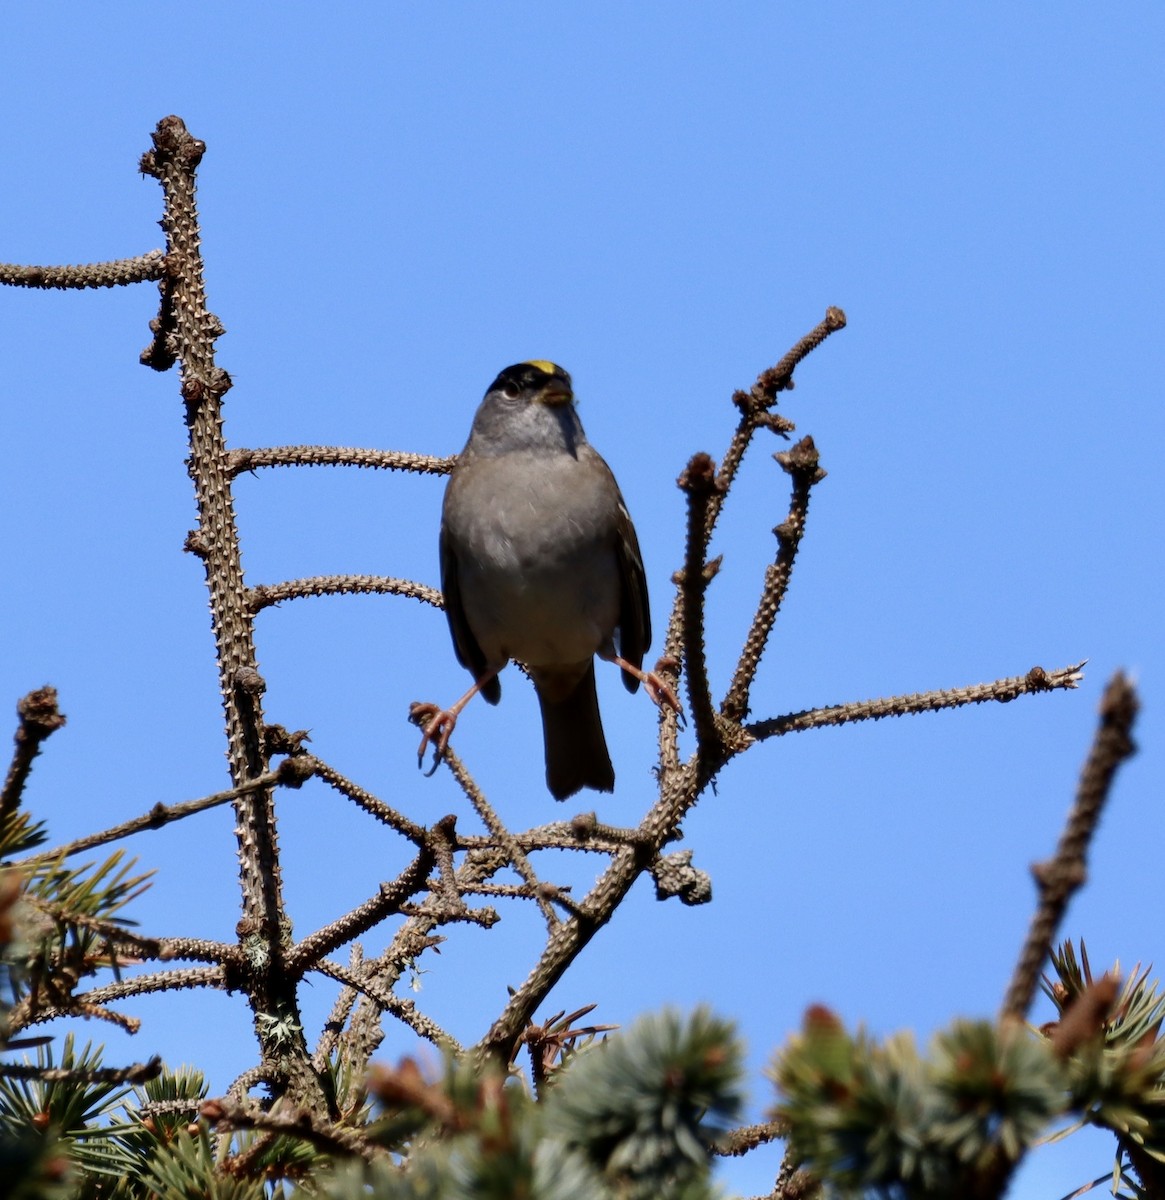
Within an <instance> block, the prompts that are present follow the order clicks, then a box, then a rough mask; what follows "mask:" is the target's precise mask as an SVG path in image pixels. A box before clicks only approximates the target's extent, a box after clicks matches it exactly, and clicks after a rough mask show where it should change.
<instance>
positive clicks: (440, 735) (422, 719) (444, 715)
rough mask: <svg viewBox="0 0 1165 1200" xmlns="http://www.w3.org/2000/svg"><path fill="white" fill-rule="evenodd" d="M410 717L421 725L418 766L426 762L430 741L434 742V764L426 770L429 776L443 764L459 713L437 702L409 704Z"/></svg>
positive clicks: (426, 774)
mask: <svg viewBox="0 0 1165 1200" xmlns="http://www.w3.org/2000/svg"><path fill="white" fill-rule="evenodd" d="M409 718H410V720H412V721H413V722H414V724H417V725H419V726H420V727H421V744H420V745H419V746H418V747H417V768H418V769H420V767H421V766H422V765H423V764H424V761H425V751H426V749H428V746H429V743H430V742H431V743H432V744H433V765H432V766H431V767H430V768H429V769H428V770H427V771H426V772H425V777H426V778H428V777H429V776H430V775H432V774H433V772H434V771H436V769H437V768H438V767H439V766H440V765H441V759H443V758H444V757H445V749H446V747H447V746H448V745H449V738H450V736H451V735H452V733H453V727H454V726H455V725H456V724H457V713H456V712H454V711H452V710H451V709H447V708H438V707H437V705H435V704H412V705H410V706H409Z"/></svg>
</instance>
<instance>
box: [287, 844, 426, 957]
mask: <svg viewBox="0 0 1165 1200" xmlns="http://www.w3.org/2000/svg"><path fill="white" fill-rule="evenodd" d="M434 862H435V857H434V854H433V850H432V847H431V846H429V845H427V844H426V845H425V846H424V847H423V848H422V850H421V852H420V853H419V854H418V855H417V857H416V858H415V859H413V861H412V863H410V864H409V866H407V867H406V868H405V869H404V870H403V871H402V872H401V873H400V874H399V875H398V876H397V877H396V879H394V880H393V881H392V883H382V884H381V885H380V889H379V891H378V892H377V893H376V895H375V896H372V897H371V898H370V899H368V900H365V901H364V903H363V904H359V905H357V906H356V907H355V908H354V909H352V911H351V912H349V913H345V915H344V916H342V917H341V918H340V919H339V920H338V921H333V922H332V923H331V924H330V925H325V926H324V927H323V928H322V929H317V930H316V931H315V933H312V934H309V935H308V936H307V937H305V938H304V939H303V941H301V942H299V943H297V944H296V945H295V946H293V947H292V948H291V949H290V950H289V951H288V952H287V957H286V963H285V965H286V969H287V972H288V974H289V975H291V976H293V977H297V976H300V975H302V974H303V973H304V972H305V971H308V970H311V969H312V968H313V967H314V966H315V964H316V963H317V962H318V961H319V960H320V959H321V958H323V956H324V955H325V954H328V953H330V952H331V951H332V950H335V949H336V948H337V947H338V946H342V945H343V944H344V943H345V942H350V941H352V939H353V938H358V937H359V936H360V935H361V934H362V933H365V932H366V931H367V930H369V929H371V928H372V927H373V925H375V924H377V922H379V921H381V920H383V919H384V918H385V917H387V916H389V915H390V914H392V913H398V912H400V911H401V906H402V905H403V904H404V903H405V901H406V900H408V899H409V897H410V896H414V895H416V893H417V892H419V891H420V890H421V889H422V888H423V887H424V886H425V880H426V878H427V877H428V874H429V872H430V871H431V870H432V869H433V865H434Z"/></svg>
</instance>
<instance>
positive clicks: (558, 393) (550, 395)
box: [537, 379, 574, 408]
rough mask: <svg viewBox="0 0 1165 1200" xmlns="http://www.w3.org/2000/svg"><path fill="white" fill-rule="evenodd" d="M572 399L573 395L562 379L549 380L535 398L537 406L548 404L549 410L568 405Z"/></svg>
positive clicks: (568, 385)
mask: <svg viewBox="0 0 1165 1200" xmlns="http://www.w3.org/2000/svg"><path fill="white" fill-rule="evenodd" d="M573 399H574V393H573V392H572V391H571V390H570V384H568V383H567V382H566V381H565V380H563V379H552V380H550V382H549V383H548V384H547V385H546V386H545V387H544V388H543V389H542V390H541V391H540V392H539V393H538V396H537V400H538V403H539V404H549V405H550V406H551V408H558V407H559V406H560V405H562V404H569V403H570V402H571V401H572V400H573Z"/></svg>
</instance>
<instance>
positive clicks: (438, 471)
mask: <svg viewBox="0 0 1165 1200" xmlns="http://www.w3.org/2000/svg"><path fill="white" fill-rule="evenodd" d="M456 462H457V456H456V455H455V454H454V455H450V456H449V457H447V458H439V457H437V456H436V455H433V454H410V453H409V452H407V451H404V450H366V449H364V448H362V447H357V446H265V447H262V448H259V449H240V450H232V451H231V454H230V460H229V467H228V469H229V471H230V473H231V475H232V477H233V476H236V475H241V474H243V473H244V472H245V471H254V470H256V469H257V468H259V467H371V468H374V469H379V470H383V471H415V472H417V473H418V474H422V475H448V474H449V473H450V472H451V471H452V470H453V466H454V464H455V463H456Z"/></svg>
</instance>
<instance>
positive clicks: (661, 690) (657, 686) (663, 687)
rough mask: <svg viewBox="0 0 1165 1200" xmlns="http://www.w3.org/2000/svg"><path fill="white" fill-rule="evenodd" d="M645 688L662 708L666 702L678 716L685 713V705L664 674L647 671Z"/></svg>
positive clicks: (644, 680) (644, 678)
mask: <svg viewBox="0 0 1165 1200" xmlns="http://www.w3.org/2000/svg"><path fill="white" fill-rule="evenodd" d="M643 690H644V691H645V692H646V693H647V694H648V696H650V697H651V699H652V700H653V701H654V702H655V703H656V704H657V705H658V706H659V707H660V708H662V707H663V706H664V705H665V704H666V705H667V706H668V708H670V709H671V710H672V712H674V713H675V714H676V715H677V716H678V717H682V716H683V715H684V706H683V705H682V704H681V703H680V701H679V697H678V696H677V695H676V694H675V692H674V691H672V688H671V685H670V684H669V683H668V682H667V680H665V679H664V678H663V676H662V675H657V674H656V673H655V672H654V671H647V672H645V673H644V676H643Z"/></svg>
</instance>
